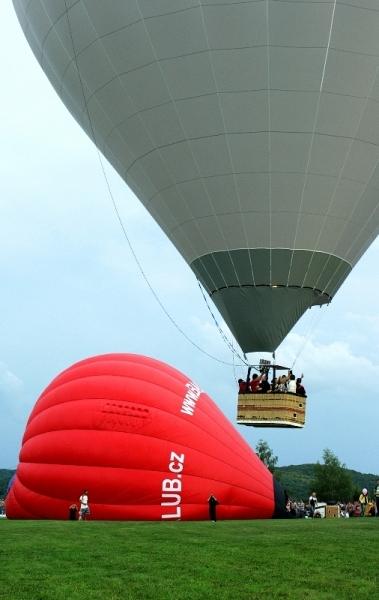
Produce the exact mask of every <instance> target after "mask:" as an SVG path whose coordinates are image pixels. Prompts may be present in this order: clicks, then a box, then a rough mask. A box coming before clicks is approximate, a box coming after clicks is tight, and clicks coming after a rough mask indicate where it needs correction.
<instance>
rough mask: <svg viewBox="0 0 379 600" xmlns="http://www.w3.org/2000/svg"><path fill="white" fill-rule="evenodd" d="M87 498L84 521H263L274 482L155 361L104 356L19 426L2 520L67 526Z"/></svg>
mask: <svg viewBox="0 0 379 600" xmlns="http://www.w3.org/2000/svg"><path fill="white" fill-rule="evenodd" d="M84 489H88V491H89V499H90V509H91V518H93V519H121V520H123V519H125V520H177V519H182V520H190V519H207V518H208V498H209V496H210V495H211V494H213V495H214V496H216V497H217V499H218V500H219V503H220V504H219V506H218V509H217V510H218V518H220V519H244V518H250V519H251V518H270V517H272V516H273V514H274V512H275V509H276V508H277V507H276V506H275V488H274V482H273V477H272V475H271V473H270V472H269V471H268V469H267V468H266V467H265V465H264V464H263V463H262V462H261V461H260V460H259V459H258V457H257V456H256V455H255V454H254V452H253V451H252V450H251V448H250V447H249V446H248V444H247V443H246V442H245V441H244V440H243V439H242V437H241V436H240V435H239V433H238V432H237V431H236V430H235V428H234V427H233V426H232V425H231V424H230V423H229V422H228V420H227V419H226V418H225V417H224V415H223V414H222V412H221V411H220V410H219V409H218V408H217V406H216V404H215V403H214V402H213V401H212V400H211V399H210V398H209V397H208V396H207V395H206V394H205V393H204V392H202V391H201V390H200V389H199V387H198V386H197V385H196V384H195V383H194V382H192V381H191V380H189V379H188V378H187V377H186V376H185V375H182V374H181V373H180V372H178V371H176V370H175V369H173V368H171V367H169V366H168V365H166V364H164V363H162V362H159V361H157V360H154V359H151V358H146V357H143V356H137V355H133V354H111V355H104V356H98V357H94V358H90V359H87V360H84V361H81V362H79V363H77V364H75V365H73V366H72V367H71V368H69V369H67V370H66V371H64V372H63V373H62V374H61V375H59V376H58V377H57V378H56V379H54V381H53V382H52V383H51V384H50V385H49V386H48V387H47V388H46V390H45V391H44V392H43V393H42V394H41V396H40V398H39V399H38V401H37V403H36V405H35V407H34V409H33V411H32V413H31V415H30V417H29V420H28V423H27V426H26V430H25V434H24V437H23V442H22V448H21V452H20V463H19V466H18V468H17V473H16V477H15V481H14V483H13V485H12V488H11V490H10V492H9V494H8V497H7V500H6V511H7V516H8V517H9V518H34V519H66V518H67V517H68V509H69V506H70V505H71V504H72V503H75V502H78V499H79V496H80V494H81V493H82V491H83V490H84Z"/></svg>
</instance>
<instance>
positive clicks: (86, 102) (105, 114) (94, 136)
mask: <svg viewBox="0 0 379 600" xmlns="http://www.w3.org/2000/svg"><path fill="white" fill-rule="evenodd" d="M42 1H43V0H42ZM64 1H65V0H64ZM78 1H80V0H78ZM77 3H78V2H76V3H75V4H77ZM65 4H66V2H65ZM73 6H74V5H73ZM66 8H67V5H66ZM71 8H72V7H70V8H69V9H67V10H66V11H65V13H63V14H65V15H67V18H68V10H71ZM44 9H45V12H46V14H47V11H46V7H45V5H44ZM84 10H85V11H86V12H87V16H88V20H89V22H90V23H91V25H92V27H93V30H94V32H95V34H96V35H97V40H96V41H99V42H100V43H101V44H102V42H101V36H99V35H98V32H97V30H96V27H95V26H94V24H93V22H92V20H91V18H90V15H89V14H88V11H87V8H86V7H85V5H84ZM47 16H48V18H50V17H49V15H48V14H47ZM62 16H63V15H62ZM58 38H59V36H58ZM59 40H60V38H59ZM60 42H61V45H62V48H63V49H64V50H65V52H66V53H67V55H68V57H69V58H70V55H69V53H68V51H67V49H66V47H65V46H64V44H63V43H62V41H61V40H60ZM102 45H103V44H102ZM103 47H104V46H103ZM73 52H74V58H73V60H71V63H72V62H74V63H75V62H76V51H75V49H74V48H73ZM104 52H105V55H106V57H107V60H108V61H109V64H110V66H111V68H112V70H113V72H114V74H115V77H114V78H113V79H112V80H115V79H117V80H118V81H119V82H120V85H121V87H122V88H123V89H124V91H125V93H126V94H127V96H128V97H129V99H130V102H131V103H132V105H134V102H133V101H132V99H131V97H130V95H129V93H128V92H127V90H126V89H125V87H124V86H123V84H122V82H121V80H120V74H119V73H118V72H117V71H116V69H115V68H114V66H113V64H112V62H111V60H110V58H109V56H108V53H107V51H106V50H105V48H104ZM49 64H50V63H49ZM78 76H80V74H79V72H78ZM84 83H85V82H83V85H84ZM86 87H87V88H88V85H87V84H86ZM68 95H69V96H70V98H71V99H72V100H73V103H74V104H77V103H76V101H75V100H74V99H73V98H72V96H71V95H70V94H68ZM94 97H95V100H96V103H97V105H98V106H99V108H100V109H101V111H102V112H103V114H104V116H105V117H106V119H107V120H108V121H109V122H110V123H111V124H112V125H114V123H113V122H112V120H111V119H110V118H109V115H108V113H107V112H106V111H105V110H104V108H103V106H102V105H101V104H100V103H99V101H98V99H97V98H96V93H95V94H94ZM83 102H84V106H83V110H82V111H79V112H81V114H82V115H83V116H84V117H87V119H88V121H89V125H90V134H91V135H90V137H92V139H93V142H94V143H95V145H97V144H96V135H95V131H94V128H93V126H92V121H91V118H90V113H89V107H88V100H87V98H86V97H85V95H84V89H83ZM136 116H138V117H139V119H140V121H141V123H142V125H143V127H144V129H145V131H146V133H147V135H148V136H149V137H150V139H151V141H152V143H154V141H153V140H152V138H151V136H150V135H149V132H148V131H147V129H146V127H145V125H144V123H143V121H142V119H141V118H140V116H139V112H138V111H136ZM116 132H117V135H118V136H119V138H120V140H121V142H122V144H123V145H124V146H125V147H126V149H127V150H128V151H130V147H129V146H128V145H127V144H126V142H125V140H124V138H123V136H122V135H121V134H120V132H119V131H118V130H117V129H116ZM106 148H107V151H108V152H109V153H110V154H111V155H112V156H113V157H114V159H115V161H116V162H117V163H119V164H120V166H121V167H122V166H123V165H122V163H121V162H120V161H119V160H118V158H117V157H116V156H115V155H114V153H113V151H112V150H111V148H110V147H109V146H108V145H106ZM104 153H105V152H104ZM132 154H134V152H132ZM134 156H135V158H136V161H138V160H139V158H140V157H137V156H136V155H135V154H134ZM120 171H122V168H121V169H120ZM167 173H168V174H169V176H170V178H171V180H172V181H173V183H174V187H176V188H177V189H178V187H177V184H176V183H175V179H174V178H173V177H172V175H171V173H169V171H168V170H167ZM126 175H127V172H126ZM148 178H149V180H150V182H151V185H152V186H153V188H155V187H156V186H155V184H154V182H153V181H152V180H151V178H150V176H149V175H148ZM131 179H132V181H133V178H132V177H131ZM133 185H134V186H135V187H136V188H137V189H139V185H137V184H136V183H135V182H134V181H133ZM142 195H143V194H142ZM166 206H167V205H166ZM173 219H174V220H175V217H174V216H173ZM121 226H122V224H121ZM122 227H123V226H122ZM185 237H186V239H187V241H188V243H189V245H190V246H191V247H192V248H193V246H192V242H191V240H190V238H189V237H188V236H187V235H185ZM208 275H209V277H210V279H211V280H212V281H213V279H212V277H211V275H210V274H208ZM213 283H214V281H213Z"/></svg>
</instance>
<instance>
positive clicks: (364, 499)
mask: <svg viewBox="0 0 379 600" xmlns="http://www.w3.org/2000/svg"><path fill="white" fill-rule="evenodd" d="M359 504H360V505H361V517H364V516H365V512H366V506H367V505H368V492H367V489H366V488H363V490H362V492H361V495H360V496H359Z"/></svg>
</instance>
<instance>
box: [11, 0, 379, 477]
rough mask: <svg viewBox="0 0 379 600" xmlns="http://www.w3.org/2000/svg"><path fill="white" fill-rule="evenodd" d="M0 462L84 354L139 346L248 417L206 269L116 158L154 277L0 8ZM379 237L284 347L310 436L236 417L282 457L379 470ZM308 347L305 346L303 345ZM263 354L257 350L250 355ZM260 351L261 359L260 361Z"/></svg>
mask: <svg viewBox="0 0 379 600" xmlns="http://www.w3.org/2000/svg"><path fill="white" fill-rule="evenodd" d="M0 26H1V35H0V45H1V56H2V67H3V68H2V85H1V90H2V93H1V95H0V108H1V122H0V127H1V142H2V143H1V160H0V171H1V177H0V182H1V196H0V199H1V200H0V201H1V219H0V244H1V251H0V277H1V294H0V407H1V418H0V468H14V467H16V465H17V461H18V452H19V449H20V443H21V437H22V434H23V431H24V428H25V424H26V420H27V418H28V415H29V413H30V411H31V409H32V407H33V405H34V403H35V401H36V399H37V398H38V395H39V394H40V393H41V392H42V390H43V389H44V388H45V387H46V386H47V385H48V383H49V382H50V381H51V379H52V378H53V377H55V376H56V375H57V374H58V373H59V372H60V371H61V370H63V369H65V368H67V367H68V366H70V365H71V364H73V363H74V362H76V361H78V360H80V359H82V358H85V357H87V356H91V355H95V354H101V353H106V352H135V353H140V354H145V355H147V356H152V357H154V358H158V359H160V360H163V361H165V362H167V363H169V364H171V365H172V366H174V367H176V368H178V369H179V370H181V371H182V372H184V373H186V374H187V375H189V376H190V377H192V378H193V379H194V380H195V381H196V382H197V383H198V384H199V385H200V387H201V388H202V389H203V390H205V391H206V392H207V393H208V394H209V395H210V396H211V397H212V398H213V400H214V401H215V402H216V403H217V404H218V405H219V406H220V407H221V408H222V410H223V411H224V412H225V413H226V415H227V416H228V417H229V419H230V420H232V421H234V420H235V413H236V385H235V379H236V378H238V377H240V376H244V375H245V370H242V369H240V368H234V367H233V366H232V365H233V357H232V355H231V352H230V351H229V350H228V348H227V347H226V345H225V343H224V342H223V340H222V339H221V336H220V334H219V332H218V330H217V328H216V327H215V325H214V323H213V320H212V317H211V315H210V313H209V311H208V309H207V307H206V305H205V303H204V300H203V298H202V296H201V293H200V291H199V288H198V285H197V282H196V279H195V276H194V275H193V274H192V272H191V271H190V269H189V267H188V266H187V265H186V264H185V262H184V260H183V259H182V258H181V257H180V256H179V254H178V253H177V251H176V250H175V249H174V247H173V246H172V245H171V243H170V242H169V241H168V240H167V239H166V238H165V236H164V235H163V233H161V231H160V229H159V227H158V226H157V225H156V224H155V222H154V221H153V219H152V218H151V217H150V216H149V214H148V213H147V212H146V210H145V209H144V208H143V207H142V205H141V204H140V203H139V201H138V200H137V199H136V197H135V196H134V195H133V194H132V193H131V192H130V191H129V189H128V188H127V186H126V185H125V184H124V182H123V181H122V180H121V179H120V178H119V177H118V176H117V175H116V174H115V173H114V171H113V170H112V168H111V167H109V166H108V165H106V169H107V174H108V177H109V180H110V184H111V189H112V193H113V195H114V197H115V200H116V202H117V204H118V206H119V208H120V211H121V214H122V219H123V222H124V225H125V228H126V230H127V232H128V235H129V237H130V240H131V243H132V245H133V247H134V250H135V252H136V254H137V256H138V258H139V260H140V262H141V264H142V266H143V269H144V271H145V273H146V275H147V277H148V279H149V280H150V282H151V285H152V286H153V288H154V290H155V292H156V293H157V294H158V296H159V297H160V299H161V301H162V302H163V304H164V306H165V308H166V310H167V311H168V312H169V314H170V315H171V316H172V318H173V319H174V320H175V322H176V323H177V324H178V326H179V327H180V328H181V329H182V330H183V331H184V332H185V333H186V334H187V335H188V336H189V337H190V338H191V339H192V340H193V341H194V343H195V344H197V345H198V346H200V347H201V348H203V349H204V350H206V351H207V352H208V353H210V354H211V355H213V356H214V357H216V358H218V359H219V360H220V361H225V362H226V363H229V364H230V366H228V365H225V364H222V363H221V362H217V361H216V360H213V359H211V358H208V357H207V356H206V355H204V354H202V353H201V352H200V351H199V350H198V349H196V348H195V347H194V346H193V345H191V344H190V343H189V342H188V341H187V340H186V339H185V337H184V336H183V335H182V334H181V333H180V332H179V331H178V330H177V329H176V328H175V327H174V326H173V324H172V323H171V322H170V321H169V319H168V318H167V316H166V315H165V314H164V312H163V311H162V309H161V307H160V306H159V305H158V303H157V301H156V299H155V298H154V297H153V295H152V293H151V291H150V290H149V288H148V287H147V285H146V283H145V281H144V279H143V277H142V276H141V273H140V272H139V269H138V267H137V265H136V262H135V260H134V258H133V256H132V254H131V252H130V250H129V247H128V245H127V243H126V241H125V238H124V235H123V232H122V230H121V227H120V225H119V223H118V221H117V219H116V216H115V213H114V210H113V208H112V203H111V200H110V197H109V193H108V191H107V186H106V183H105V180H104V177H103V174H102V170H101V166H100V163H99V158H98V155H97V151H96V149H95V148H94V146H93V144H92V142H91V141H90V140H89V139H88V138H87V137H86V135H85V134H84V133H83V132H82V131H81V129H80V128H79V126H78V125H77V124H76V122H75V121H74V119H73V118H72V117H71V115H70V114H69V113H68V112H67V110H66V108H65V107H64V106H63V104H62V103H61V101H60V100H59V98H58V97H57V95H56V93H55V92H54V90H53V88H52V87H51V85H50V83H49V82H48V80H47V79H46V77H45V75H44V74H43V72H42V70H41V69H40V67H39V65H38V64H37V62H36V60H35V58H34V56H33V54H32V52H31V50H30V49H29V46H28V44H27V42H26V40H25V39H24V36H23V33H22V31H21V28H20V26H19V24H18V21H17V19H16V16H15V14H14V11H13V6H12V3H11V1H10V0H6V1H4V0H3V1H2V2H1V3H0ZM378 263H379V242H378V240H376V242H375V243H374V244H373V245H372V246H371V248H370V249H369V250H368V251H367V253H366V254H365V256H364V257H363V258H362V259H361V261H360V262H359V264H358V265H357V266H356V268H355V270H354V271H353V273H352V274H351V275H350V277H349V279H348V280H347V281H346V282H345V283H344V285H343V287H342V288H341V289H340V291H339V292H338V294H337V296H336V297H335V299H334V300H333V302H332V303H331V305H330V306H329V307H327V308H326V307H324V308H322V309H320V308H318V307H316V308H314V309H312V310H311V311H308V314H307V315H305V317H303V319H302V320H301V321H300V322H299V323H298V324H297V326H296V327H295V328H294V330H293V331H292V333H291V334H290V335H289V336H288V338H287V339H286V340H285V342H284V343H283V344H282V346H281V347H280V348H279V350H278V352H277V359H278V361H279V362H281V363H282V364H287V365H292V363H293V361H294V360H295V358H296V357H297V356H298V358H297V360H296V363H295V366H294V371H295V373H296V374H300V373H301V372H304V375H305V378H304V385H305V387H306V389H307V392H308V416H307V423H306V426H305V428H304V429H303V430H301V431H293V430H278V431H275V430H266V429H264V430H259V429H254V428H247V427H239V428H238V429H239V431H240V433H241V434H242V435H243V436H245V437H246V439H247V441H248V442H249V443H250V444H251V445H252V446H255V445H256V442H257V440H258V439H260V438H263V439H265V440H266V441H267V442H268V443H269V444H270V446H271V447H272V448H273V450H274V452H275V453H276V454H277V455H278V457H279V464H280V465H288V464H299V463H303V462H315V461H317V460H320V459H321V457H322V451H323V449H324V448H326V447H327V448H330V449H332V450H333V451H334V452H335V453H336V454H337V456H338V457H339V458H340V460H341V461H342V462H344V463H345V464H346V465H347V466H348V467H349V468H352V469H357V470H360V471H363V472H371V473H375V474H377V473H379V461H378V426H379V425H378V423H379V391H378V384H379V358H378V357H379V352H378V350H379V312H378V297H379V276H378ZM305 341H306V342H307V343H306V344H304V342H305ZM251 358H253V357H251ZM255 358H256V359H259V358H260V356H256V357H255Z"/></svg>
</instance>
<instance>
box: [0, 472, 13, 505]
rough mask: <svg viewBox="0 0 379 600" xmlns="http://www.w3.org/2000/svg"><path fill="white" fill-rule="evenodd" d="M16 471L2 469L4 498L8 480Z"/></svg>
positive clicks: (0, 491) (1, 494)
mask: <svg viewBox="0 0 379 600" xmlns="http://www.w3.org/2000/svg"><path fill="white" fill-rule="evenodd" d="M15 472H16V471H12V470H11V469H0V498H4V496H5V492H6V491H7V486H8V482H9V480H10V478H11V477H12V475H14V473H15Z"/></svg>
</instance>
